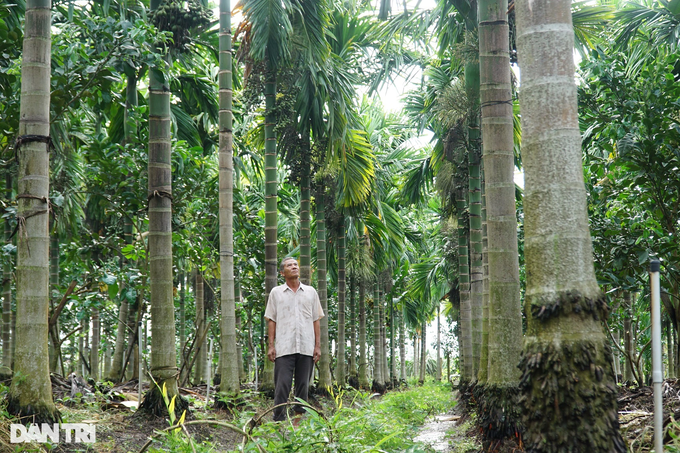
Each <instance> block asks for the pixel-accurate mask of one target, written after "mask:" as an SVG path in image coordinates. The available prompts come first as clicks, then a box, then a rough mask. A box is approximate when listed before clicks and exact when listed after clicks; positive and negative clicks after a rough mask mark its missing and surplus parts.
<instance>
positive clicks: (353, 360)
mask: <svg viewBox="0 0 680 453" xmlns="http://www.w3.org/2000/svg"><path fill="white" fill-rule="evenodd" d="M356 290H357V288H356V277H355V276H354V275H352V276H351V277H350V280H349V313H350V314H349V316H350V318H349V384H350V385H351V386H352V387H355V388H358V387H359V377H358V374H357V335H356V327H357V311H356V302H357V301H356Z"/></svg>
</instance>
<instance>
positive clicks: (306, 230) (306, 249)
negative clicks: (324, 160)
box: [300, 134, 312, 285]
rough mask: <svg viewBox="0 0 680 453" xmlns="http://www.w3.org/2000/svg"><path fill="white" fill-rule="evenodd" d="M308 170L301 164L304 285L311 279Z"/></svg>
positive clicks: (301, 250)
mask: <svg viewBox="0 0 680 453" xmlns="http://www.w3.org/2000/svg"><path fill="white" fill-rule="evenodd" d="M304 146H305V148H307V149H309V148H310V144H309V134H307V136H306V137H305V144H304ZM310 171H311V168H310V166H309V165H302V175H301V177H300V281H301V282H302V283H304V284H305V285H309V284H311V281H312V267H311V262H312V244H311V228H310V215H309V214H310V211H309V210H310V199H311V194H310V192H311V190H310V179H311V178H310Z"/></svg>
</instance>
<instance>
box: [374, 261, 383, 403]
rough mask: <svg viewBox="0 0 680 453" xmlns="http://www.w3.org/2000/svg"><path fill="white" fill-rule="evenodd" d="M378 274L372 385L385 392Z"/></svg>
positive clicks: (375, 287)
mask: <svg viewBox="0 0 680 453" xmlns="http://www.w3.org/2000/svg"><path fill="white" fill-rule="evenodd" d="M378 275H379V273H378V272H376V278H375V282H374V283H373V385H372V390H373V391H374V392H375V393H384V392H385V379H384V377H383V370H384V368H385V367H384V365H383V362H382V361H383V355H382V350H383V347H382V335H381V333H380V332H381V330H382V322H381V321H382V320H381V318H380V302H381V301H380V289H379V288H378V286H379V284H378V278H379V277H378Z"/></svg>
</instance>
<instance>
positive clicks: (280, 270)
mask: <svg viewBox="0 0 680 453" xmlns="http://www.w3.org/2000/svg"><path fill="white" fill-rule="evenodd" d="M290 260H293V261H295V262H297V260H296V259H295V258H293V257H292V256H287V257H285V258H284V259H282V260H281V264H279V272H281V273H282V274H283V267H284V264H285V263H286V261H290Z"/></svg>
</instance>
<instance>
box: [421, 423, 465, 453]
mask: <svg viewBox="0 0 680 453" xmlns="http://www.w3.org/2000/svg"><path fill="white" fill-rule="evenodd" d="M459 419H460V416H459V415H451V414H441V415H437V416H435V417H434V418H433V419H431V420H430V421H428V422H427V423H425V424H424V425H423V427H422V428H421V429H420V434H418V435H417V436H416V437H414V438H413V440H414V441H415V442H422V443H424V444H426V445H429V446H430V447H431V448H432V449H433V450H434V451H436V452H442V453H451V452H452V451H453V450H452V448H451V446H450V436H447V432H449V431H451V430H453V429H454V427H455V425H456V422H457V421H458V420H459Z"/></svg>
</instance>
